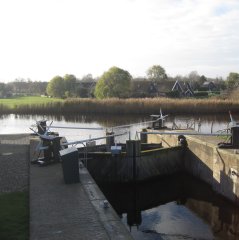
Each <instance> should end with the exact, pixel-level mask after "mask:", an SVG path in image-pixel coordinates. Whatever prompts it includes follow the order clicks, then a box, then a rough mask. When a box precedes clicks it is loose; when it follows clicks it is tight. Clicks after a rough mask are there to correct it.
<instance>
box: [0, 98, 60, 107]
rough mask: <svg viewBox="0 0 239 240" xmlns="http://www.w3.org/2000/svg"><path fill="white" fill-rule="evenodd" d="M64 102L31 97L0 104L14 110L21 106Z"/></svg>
mask: <svg viewBox="0 0 239 240" xmlns="http://www.w3.org/2000/svg"><path fill="white" fill-rule="evenodd" d="M61 101H64V100H63V99H60V98H47V97H40V96H31V97H15V98H8V99H0V104H3V105H5V106H6V107H10V108H13V107H15V106H20V105H34V104H43V103H48V102H61Z"/></svg>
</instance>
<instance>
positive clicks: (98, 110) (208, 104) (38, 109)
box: [0, 98, 239, 115]
mask: <svg viewBox="0 0 239 240" xmlns="http://www.w3.org/2000/svg"><path fill="white" fill-rule="evenodd" d="M160 108H161V109H162V110H163V112H164V113H165V114H167V113H170V114H190V115H192V114H221V113H227V112H228V111H229V110H231V111H233V112H239V101H236V100H229V99H228V100H220V99H170V98H144V99H116V98H113V99H104V100H97V99H80V98H79V99H67V100H65V101H61V102H48V103H42V104H21V105H15V106H14V108H12V109H8V108H5V107H4V106H1V105H0V113H16V114H107V115H108V114H113V115H119V114H120V115H126V114H147V115H149V114H158V113H159V112H160Z"/></svg>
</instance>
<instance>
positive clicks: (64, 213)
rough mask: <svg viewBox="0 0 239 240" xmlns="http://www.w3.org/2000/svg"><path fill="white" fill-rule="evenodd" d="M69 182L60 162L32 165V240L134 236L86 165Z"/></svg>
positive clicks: (127, 237) (122, 237) (105, 239)
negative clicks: (77, 179) (77, 177)
mask: <svg viewBox="0 0 239 240" xmlns="http://www.w3.org/2000/svg"><path fill="white" fill-rule="evenodd" d="M80 179H81V182H80V183H76V184H65V183H64V181H63V172H62V166H61V164H60V163H58V164H52V165H48V166H45V167H39V166H38V165H32V164H31V165H30V240H71V239H72V240H73V239H74V240H77V239H84V240H88V239H89V240H91V239H94V240H95V239H96V240H97V239H104V240H107V239H117V240H118V239H122V240H124V239H132V237H131V235H130V233H129V232H128V230H127V229H126V228H125V227H124V225H123V223H122V222H121V221H120V219H119V217H118V216H117V214H116V213H115V211H114V210H113V209H112V207H111V206H110V205H109V208H104V206H103V201H104V200H105V197H104V196H103V194H102V192H101V191H100V190H99V189H98V187H97V185H96V184H95V183H94V181H93V179H92V178H91V176H90V175H89V174H88V171H87V170H86V169H85V168H82V169H80Z"/></svg>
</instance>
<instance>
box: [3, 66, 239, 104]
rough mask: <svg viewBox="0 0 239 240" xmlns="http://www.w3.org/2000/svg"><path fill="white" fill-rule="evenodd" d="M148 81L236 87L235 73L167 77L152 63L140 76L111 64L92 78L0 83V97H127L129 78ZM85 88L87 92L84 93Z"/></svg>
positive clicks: (237, 76)
mask: <svg viewBox="0 0 239 240" xmlns="http://www.w3.org/2000/svg"><path fill="white" fill-rule="evenodd" d="M137 80H138V81H140V80H141V81H142V80H146V81H151V82H152V83H157V84H159V85H160V84H164V83H165V82H167V81H176V80H180V81H182V82H190V84H191V86H192V87H193V88H194V89H198V88H200V86H201V85H202V84H203V83H204V82H206V81H214V82H217V84H218V85H220V89H227V90H228V91H232V90H234V89H236V88H238V87H239V73H234V72H231V73H229V75H228V77H227V79H226V80H223V79H222V78H216V79H209V78H206V77H205V76H204V75H201V76H200V75H199V74H198V73H197V72H196V71H192V72H190V73H189V74H188V75H187V76H181V75H177V76H175V77H170V76H168V75H167V73H166V71H165V69H164V68H163V67H162V66H160V65H153V66H152V67H150V68H149V69H148V70H147V72H146V77H144V78H133V77H132V75H131V74H130V73H129V72H128V71H126V70H124V69H121V68H118V67H115V66H114V67H111V68H110V69H109V70H108V71H106V72H104V73H103V74H102V76H100V77H99V78H97V79H94V78H93V77H92V75H91V74H88V75H86V76H84V77H83V78H82V79H77V78H76V76H75V75H73V74H66V75H65V76H63V77H62V76H55V77H53V78H52V79H51V80H50V81H49V82H40V81H31V80H29V79H28V80H24V79H16V80H15V81H13V82H10V83H6V84H5V83H0V97H10V96H11V95H12V94H13V93H14V94H15V95H18V94H19V95H21V94H27V95H43V94H44V95H48V96H52V97H59V98H69V97H96V98H99V99H103V98H111V97H118V98H127V97H129V96H130V91H131V83H132V81H137ZM86 88H87V91H89V89H90V92H89V93H87V94H86Z"/></svg>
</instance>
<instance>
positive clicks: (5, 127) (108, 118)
mask: <svg viewBox="0 0 239 240" xmlns="http://www.w3.org/2000/svg"><path fill="white" fill-rule="evenodd" d="M199 117H200V122H201V132H210V131H211V129H212V125H211V124H212V121H213V123H214V124H213V132H216V131H218V130H222V129H225V128H226V127H227V124H228V122H229V116H228V115H216V116H211V115H204V116H173V115H170V116H169V117H168V118H167V119H166V121H165V125H166V126H167V127H168V128H172V125H173V122H176V124H177V125H180V126H181V127H182V128H185V127H186V125H187V124H186V122H187V121H188V119H194V120H196V122H197V120H198V118H199ZM235 118H236V119H239V116H238V118H237V117H235ZM42 119H47V120H49V123H50V122H51V121H53V125H57V126H75V127H87V128H90V127H93V128H98V127H103V128H105V129H104V130H102V131H89V130H73V129H71V130H68V129H54V131H57V132H59V134H60V136H65V137H66V138H67V140H68V141H76V140H83V139H87V138H89V137H92V138H95V137H102V136H104V135H105V132H106V129H108V130H111V128H112V127H113V126H118V125H125V124H132V123H139V122H144V121H149V120H150V116H135V115H133V116H132V115H126V116H125V115H117V116H116V115H113V116H112V115H18V114H10V115H1V117H0V134H11V133H30V132H31V131H30V129H29V127H30V126H31V125H32V124H34V123H35V122H36V121H37V120H42ZM147 126H148V124H138V125H134V126H131V127H129V128H125V129H123V128H121V129H117V130H114V131H115V133H116V134H120V133H122V132H125V131H128V132H129V133H128V135H125V136H123V137H119V138H117V139H116V142H117V143H119V142H125V141H126V139H129V137H131V138H132V139H134V138H136V137H137V135H136V132H137V131H141V130H142V128H145V127H147ZM195 129H196V130H197V126H196V127H195ZM97 143H99V144H101V143H103V141H99V142H97Z"/></svg>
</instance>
